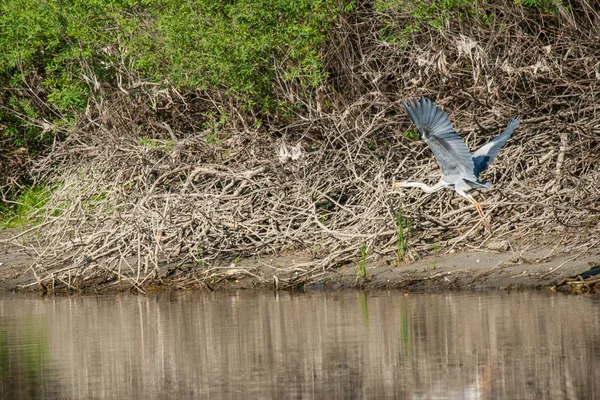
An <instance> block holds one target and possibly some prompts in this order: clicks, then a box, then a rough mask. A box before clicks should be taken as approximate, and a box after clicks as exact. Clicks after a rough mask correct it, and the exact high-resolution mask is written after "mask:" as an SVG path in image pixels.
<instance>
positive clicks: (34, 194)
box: [0, 186, 49, 229]
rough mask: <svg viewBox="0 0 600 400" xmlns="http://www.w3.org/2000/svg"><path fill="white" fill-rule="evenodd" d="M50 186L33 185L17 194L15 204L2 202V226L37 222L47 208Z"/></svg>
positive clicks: (0, 209)
mask: <svg viewBox="0 0 600 400" xmlns="http://www.w3.org/2000/svg"><path fill="white" fill-rule="evenodd" d="M48 195H49V192H48V188H46V187H42V186H31V187H29V188H27V189H25V190H24V191H23V192H21V194H19V195H18V196H17V198H16V199H15V200H14V203H13V204H10V205H8V204H2V203H0V228H1V229H4V228H12V227H20V226H24V225H27V224H31V223H32V224H35V223H36V222H37V221H38V217H39V216H41V215H42V214H43V213H44V212H45V211H46V210H45V206H46V203H47V202H48Z"/></svg>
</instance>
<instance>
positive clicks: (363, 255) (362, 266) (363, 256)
mask: <svg viewBox="0 0 600 400" xmlns="http://www.w3.org/2000/svg"><path fill="white" fill-rule="evenodd" d="M368 255H369V245H368V244H366V243H361V245H360V258H359V259H358V261H357V262H355V264H356V276H357V277H358V278H361V279H365V278H366V277H367V256H368Z"/></svg>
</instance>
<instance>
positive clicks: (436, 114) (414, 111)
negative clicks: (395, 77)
mask: <svg viewBox="0 0 600 400" xmlns="http://www.w3.org/2000/svg"><path fill="white" fill-rule="evenodd" d="M403 105H404V108H405V109H406V112H407V113H408V115H409V116H410V119H412V121H413V122H414V124H415V125H416V127H417V130H418V131H419V134H420V135H421V138H423V140H424V141H425V143H427V144H428V145H429V147H430V148H431V151H432V152H433V155H435V158H436V159H437V162H438V164H439V165H440V168H441V169H442V175H443V176H446V177H449V176H460V177H462V178H463V179H467V180H469V181H473V182H476V181H477V177H476V176H475V173H474V169H475V168H474V164H473V159H472V158H471V153H470V152H469V149H468V148H467V145H466V144H465V141H464V140H463V139H462V138H461V137H460V136H458V135H457V134H456V132H455V131H454V128H452V123H451V122H450V117H448V114H446V113H445V112H444V111H443V110H442V109H440V108H439V107H438V106H436V105H435V104H433V103H432V102H431V100H429V99H428V98H426V97H421V98H420V99H419V100H417V101H408V102H406V103H403Z"/></svg>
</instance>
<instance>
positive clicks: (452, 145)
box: [393, 97, 521, 231]
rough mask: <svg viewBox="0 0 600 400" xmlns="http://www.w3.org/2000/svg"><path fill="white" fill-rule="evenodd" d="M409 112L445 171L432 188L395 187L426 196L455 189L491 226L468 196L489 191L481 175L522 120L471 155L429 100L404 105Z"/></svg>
mask: <svg viewBox="0 0 600 400" xmlns="http://www.w3.org/2000/svg"><path fill="white" fill-rule="evenodd" d="M403 106H404V108H405V109H406V112H407V113H408V115H409V116H410V119H412V121H413V123H414V124H415V126H416V127H417V131H418V132H419V136H421V138H422V139H423V140H424V141H425V143H427V144H428V145H429V147H430V148H431V151H432V152H433V155H434V156H435V158H436V159H437V162H438V164H439V165H440V168H441V169H442V178H441V179H440V180H439V182H438V183H436V184H435V185H433V186H427V185H426V184H424V183H421V182H415V181H413V180H407V181H404V182H398V183H394V184H393V186H394V187H418V188H421V189H422V190H423V191H425V192H427V193H432V192H436V191H438V190H440V189H443V188H450V189H454V190H455V191H456V193H458V194H459V195H461V196H462V197H464V198H465V199H467V200H469V201H470V202H471V203H473V205H474V206H475V208H476V209H477V212H478V213H479V216H480V217H481V220H482V221H483V223H484V225H485V227H486V228H487V230H488V231H490V226H489V224H488V222H487V220H486V219H485V215H484V214H483V210H482V209H481V205H480V204H479V203H478V202H477V200H475V199H474V198H473V196H471V195H470V194H469V193H467V192H469V191H470V190H473V189H490V188H491V187H492V185H491V184H489V183H482V182H480V181H479V174H481V172H483V171H484V170H485V169H486V168H487V167H489V166H490V164H491V163H492V161H493V160H494V157H496V155H497V154H498V152H499V151H500V149H501V148H502V147H503V146H504V144H505V143H506V142H507V141H508V138H510V135H511V134H512V133H513V131H514V130H515V129H516V128H517V127H518V126H519V123H520V122H521V120H520V119H519V117H513V118H512V119H511V120H510V121H509V122H508V126H507V127H506V128H505V129H504V131H503V132H502V133H501V134H500V135H499V136H498V137H496V138H494V139H492V140H490V141H489V142H488V143H486V144H484V145H483V146H481V148H479V150H477V151H476V152H475V153H473V154H471V153H470V152H469V149H468V148H467V145H466V143H465V141H464V140H462V139H461V137H460V136H458V135H457V134H456V132H455V131H454V128H452V123H451V122H450V118H449V117H448V114H446V113H445V112H444V111H443V110H442V109H440V108H439V107H438V106H436V105H435V104H433V103H432V102H431V100H429V99H428V98H426V97H421V98H420V99H419V100H418V101H408V102H405V103H403Z"/></svg>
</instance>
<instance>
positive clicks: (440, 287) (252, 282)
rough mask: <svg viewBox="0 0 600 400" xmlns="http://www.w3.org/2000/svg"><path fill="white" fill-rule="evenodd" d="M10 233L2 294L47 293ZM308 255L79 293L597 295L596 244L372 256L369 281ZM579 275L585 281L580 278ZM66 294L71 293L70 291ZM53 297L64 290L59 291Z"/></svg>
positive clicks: (599, 258)
mask: <svg viewBox="0 0 600 400" xmlns="http://www.w3.org/2000/svg"><path fill="white" fill-rule="evenodd" d="M11 234H12V233H11V232H9V231H3V232H0V291H40V290H41V291H48V287H47V285H40V284H38V281H39V274H36V272H35V271H36V269H35V268H33V267H32V264H33V263H34V257H33V256H32V255H30V254H27V253H26V252H24V251H23V250H22V249H21V248H20V247H19V246H17V245H15V244H11V243H10V242H8V241H7V240H3V239H7V238H9V237H10V235H11ZM311 259H312V258H311V256H309V255H307V254H303V253H291V254H281V255H278V256H276V257H266V258H265V257H263V258H248V259H243V260H238V261H237V262H231V263H221V264H220V265H214V266H211V267H210V268H201V267H199V266H193V265H183V266H175V265H173V264H164V265H162V266H161V268H160V273H159V274H158V276H154V277H153V278H152V279H148V280H146V283H144V284H143V285H142V286H138V285H135V288H134V286H133V285H131V284H128V283H126V282H124V281H121V280H117V279H116V278H115V277H114V276H113V277H108V278H106V277H104V278H103V277H102V276H98V277H96V278H94V279H88V280H87V281H86V282H80V283H79V284H78V285H77V290H76V292H83V293H110V292H115V291H124V290H131V289H137V290H139V291H142V292H147V291H156V290H165V289H186V290H187V289H208V290H231V289H257V288H268V289H278V290H287V289H297V288H303V289H307V290H325V289H327V290H340V289H350V288H361V289H366V290H369V289H373V290H375V289H377V290H381V289H384V290H385V289H389V290H394V289H395V290H402V291H407V292H440V291H457V290H470V291H474V290H498V289H500V290H512V289H552V290H560V291H563V292H568V293H582V292H586V293H587V292H594V293H596V292H599V291H600V279H599V278H600V271H597V270H600V268H594V269H593V271H596V272H595V273H589V272H588V273H587V275H591V276H586V274H585V273H586V271H589V270H590V268H592V267H595V266H600V250H599V247H598V246H593V247H587V246H586V247H583V248H581V246H580V248H577V246H573V245H570V246H562V245H561V240H560V238H557V237H554V238H536V239H535V240H533V241H530V243H526V242H522V243H519V244H518V245H517V244H515V243H509V242H507V241H500V242H488V243H487V245H486V247H485V248H481V249H473V250H462V251H458V252H455V253H448V254H443V252H442V251H440V252H439V254H438V255H437V256H429V257H425V258H423V259H420V260H417V261H414V262H407V263H401V264H399V263H397V262H396V261H395V259H394V258H393V257H391V256H389V257H385V256H380V257H377V256H374V257H372V258H370V259H369V260H368V262H367V268H366V277H364V278H360V277H358V274H357V267H356V263H352V264H348V263H347V264H345V265H338V266H332V267H330V268H327V269H326V270H322V269H318V270H317V269H314V268H307V265H309V264H310V262H311ZM582 273H583V274H584V277H585V278H584V277H582V276H580V274H582ZM72 291H73V290H69V291H68V292H72ZM57 292H59V293H60V292H65V291H64V290H63V291H57Z"/></svg>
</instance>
